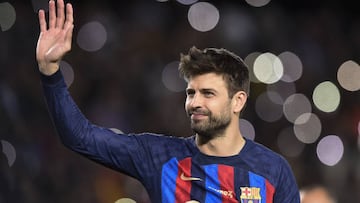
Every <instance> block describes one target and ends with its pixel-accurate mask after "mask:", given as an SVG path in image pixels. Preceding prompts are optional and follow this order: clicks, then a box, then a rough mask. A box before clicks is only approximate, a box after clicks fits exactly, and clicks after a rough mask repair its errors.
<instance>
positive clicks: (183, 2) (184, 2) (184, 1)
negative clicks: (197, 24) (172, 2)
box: [176, 0, 198, 5]
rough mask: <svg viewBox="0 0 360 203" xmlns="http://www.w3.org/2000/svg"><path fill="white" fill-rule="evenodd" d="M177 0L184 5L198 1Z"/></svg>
mask: <svg viewBox="0 0 360 203" xmlns="http://www.w3.org/2000/svg"><path fill="white" fill-rule="evenodd" d="M176 1H177V2H179V3H181V4H183V5H191V4H193V3H195V2H197V1H198V0H176Z"/></svg>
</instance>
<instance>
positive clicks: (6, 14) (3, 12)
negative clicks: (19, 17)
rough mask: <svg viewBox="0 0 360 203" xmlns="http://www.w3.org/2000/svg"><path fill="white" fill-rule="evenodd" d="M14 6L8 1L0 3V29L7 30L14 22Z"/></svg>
mask: <svg viewBox="0 0 360 203" xmlns="http://www.w3.org/2000/svg"><path fill="white" fill-rule="evenodd" d="M15 20H16V11H15V8H14V7H13V6H12V5H11V4H10V3H8V2H3V3H0V28H1V30H2V31H7V30H9V29H10V28H11V27H12V26H13V25H14V23H15Z"/></svg>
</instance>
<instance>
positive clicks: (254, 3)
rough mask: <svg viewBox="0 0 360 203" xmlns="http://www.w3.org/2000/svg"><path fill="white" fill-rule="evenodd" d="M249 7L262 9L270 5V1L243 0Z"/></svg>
mask: <svg viewBox="0 0 360 203" xmlns="http://www.w3.org/2000/svg"><path fill="white" fill-rule="evenodd" d="M245 1H246V2H247V3H248V4H249V5H251V6H254V7H262V6H265V5H267V4H268V3H270V1H271V0H245Z"/></svg>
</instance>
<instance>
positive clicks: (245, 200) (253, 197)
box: [240, 187, 261, 203]
mask: <svg viewBox="0 0 360 203" xmlns="http://www.w3.org/2000/svg"><path fill="white" fill-rule="evenodd" d="M240 190H241V191H240V200H241V203H261V196H260V188H257V187H240Z"/></svg>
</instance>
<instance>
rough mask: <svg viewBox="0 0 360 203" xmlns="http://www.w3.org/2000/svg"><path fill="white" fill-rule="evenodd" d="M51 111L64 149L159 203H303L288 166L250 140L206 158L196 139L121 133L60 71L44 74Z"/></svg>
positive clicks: (44, 84) (273, 153)
mask: <svg viewBox="0 0 360 203" xmlns="http://www.w3.org/2000/svg"><path fill="white" fill-rule="evenodd" d="M41 78H42V84H43V88H44V94H45V98H46V103H47V105H48V109H49V112H50V115H51V118H52V119H53V122H54V124H55V127H56V129H57V132H58V134H59V136H60V139H61V140H62V142H63V143H64V145H65V146H67V147H68V148H70V149H71V150H73V151H75V152H78V153H80V154H82V155H84V156H86V157H87V158H89V159H91V160H94V161H96V162H98V163H100V164H103V165H105V166H107V167H109V168H112V169H114V170H117V171H119V172H121V173H125V174H127V175H129V176H131V177H134V178H136V179H138V180H139V181H140V182H141V183H142V184H143V185H144V187H145V188H146V189H147V191H148V194H149V197H150V199H151V201H152V202H154V203H160V202H162V203H185V202H188V203H191V202H192V203H194V202H201V203H203V202H204V203H233V202H241V203H250V202H252V203H255V202H256V203H271V202H275V203H299V202H300V199H299V191H298V187H297V184H296V180H295V177H294V175H293V173H292V171H291V168H290V166H289V164H288V162H287V161H286V160H285V159H284V158H283V157H282V156H280V155H279V154H277V153H275V152H273V151H271V150H270V149H268V148H266V147H265V146H263V145H261V144H258V143H256V142H253V141H251V140H248V139H246V143H245V145H244V147H243V149H242V150H241V152H240V153H239V154H237V155H234V156H230V157H215V156H207V155H205V154H202V153H201V152H200V151H199V150H198V148H197V147H196V143H195V137H194V136H191V137H187V138H180V137H174V136H169V135H159V134H154V133H142V134H116V133H115V132H113V131H112V130H110V129H107V128H103V127H100V126H97V125H94V124H92V123H91V122H90V121H89V120H88V119H86V118H85V116H84V115H83V114H82V113H81V111H80V110H79V108H78V107H77V105H76V104H75V102H74V101H73V99H72V98H71V96H70V94H69V92H68V90H67V87H66V84H65V82H64V79H63V77H62V74H61V72H60V71H58V72H57V73H55V74H54V75H52V76H44V75H41Z"/></svg>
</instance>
